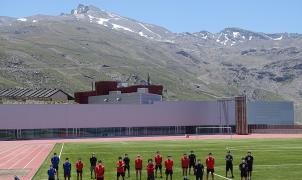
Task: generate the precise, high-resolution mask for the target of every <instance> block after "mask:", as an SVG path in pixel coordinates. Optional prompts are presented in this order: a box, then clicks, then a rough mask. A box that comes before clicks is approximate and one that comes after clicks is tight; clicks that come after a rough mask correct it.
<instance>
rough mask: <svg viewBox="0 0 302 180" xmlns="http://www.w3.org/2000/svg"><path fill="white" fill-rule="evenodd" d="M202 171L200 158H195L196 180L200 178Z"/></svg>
mask: <svg viewBox="0 0 302 180" xmlns="http://www.w3.org/2000/svg"><path fill="white" fill-rule="evenodd" d="M203 173H204V166H203V164H202V162H201V160H200V159H198V160H197V163H196V165H195V176H196V180H202V178H203Z"/></svg>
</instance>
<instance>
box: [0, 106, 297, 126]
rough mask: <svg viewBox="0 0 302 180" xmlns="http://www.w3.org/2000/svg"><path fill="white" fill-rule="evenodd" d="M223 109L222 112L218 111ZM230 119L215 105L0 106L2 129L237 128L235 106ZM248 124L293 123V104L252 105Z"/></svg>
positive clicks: (232, 107) (228, 108)
mask: <svg viewBox="0 0 302 180" xmlns="http://www.w3.org/2000/svg"><path fill="white" fill-rule="evenodd" d="M219 107H220V108H219ZM226 107H227V108H226V109H227V115H225V114H224V113H223V106H222V104H220V103H218V102H216V101H202V102H155V103H154V104H88V105H79V104H59V105H31V104H27V105H0V129H44V128H45V129H48V128H97V127H154V126H213V125H225V120H226V119H227V118H226V117H228V119H229V124H230V125H235V110H234V109H235V106H234V102H233V101H230V102H227V106H226ZM247 112H248V121H249V124H280V125H288V124H293V123H294V110H293V103H292V102H250V103H249V104H248V110H247Z"/></svg>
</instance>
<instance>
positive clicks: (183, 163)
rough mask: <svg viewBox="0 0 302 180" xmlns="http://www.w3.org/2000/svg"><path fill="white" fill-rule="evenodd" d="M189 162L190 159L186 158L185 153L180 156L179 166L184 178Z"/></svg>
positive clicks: (185, 177)
mask: <svg viewBox="0 0 302 180" xmlns="http://www.w3.org/2000/svg"><path fill="white" fill-rule="evenodd" d="M189 162H190V159H189V158H188V156H187V154H184V155H183V157H181V168H182V176H183V177H184V179H188V177H187V175H188V168H189Z"/></svg>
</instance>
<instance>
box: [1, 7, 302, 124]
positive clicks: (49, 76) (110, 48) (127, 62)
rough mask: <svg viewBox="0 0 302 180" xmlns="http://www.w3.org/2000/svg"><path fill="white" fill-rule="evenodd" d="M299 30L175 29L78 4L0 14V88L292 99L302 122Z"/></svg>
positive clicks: (194, 96) (301, 60) (176, 97)
mask: <svg viewBox="0 0 302 180" xmlns="http://www.w3.org/2000/svg"><path fill="white" fill-rule="evenodd" d="M301 67H302V35H301V34H296V33H274V34H272V33H262V32H253V31H249V30H244V29H240V28H226V29H224V30H222V31H220V32H218V33H212V32H208V31H200V32H184V33H173V32H171V31H169V30H167V29H166V28H163V27H160V26H157V25H153V24H148V23H144V22H140V21H137V20H134V19H131V18H127V17H123V16H121V15H118V14H115V13H112V12H109V11H105V10H102V9H99V8H97V7H94V6H85V5H79V6H78V7H77V8H75V9H73V10H72V11H71V12H70V13H64V14H63V13H62V14H61V15H59V16H48V15H34V16H30V17H20V18H10V17H0V88H14V87H29V88H60V89H64V90H65V91H67V92H69V93H73V92H74V91H83V90H89V89H90V80H89V79H87V78H85V76H84V75H90V76H95V77H96V78H95V80H119V81H126V82H129V83H130V84H131V83H133V84H134V83H144V82H145V81H146V75H147V74H148V73H149V74H150V75H151V80H152V82H153V83H158V84H163V85H164V86H165V88H166V90H165V94H164V96H165V98H166V99H172V100H179V99H186V100H188V99H191V100H197V99H212V98H214V97H226V96H235V95H238V94H241V93H242V92H246V93H247V95H248V98H249V100H271V99H274V100H276V99H277V100H278V99H286V100H292V101H294V102H295V107H296V113H295V115H296V119H298V120H299V119H302V104H301V103H300V102H301V101H302V90H301V87H302V68H301Z"/></svg>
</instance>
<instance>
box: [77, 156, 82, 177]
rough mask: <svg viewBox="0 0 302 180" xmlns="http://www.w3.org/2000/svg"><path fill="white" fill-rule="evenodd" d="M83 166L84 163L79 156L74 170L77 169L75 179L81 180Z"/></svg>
mask: <svg viewBox="0 0 302 180" xmlns="http://www.w3.org/2000/svg"><path fill="white" fill-rule="evenodd" d="M83 167H84V164H83V162H82V160H81V158H79V159H78V162H77V163H76V170H77V180H79V179H80V180H82V179H83V178H82V176H83Z"/></svg>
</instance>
